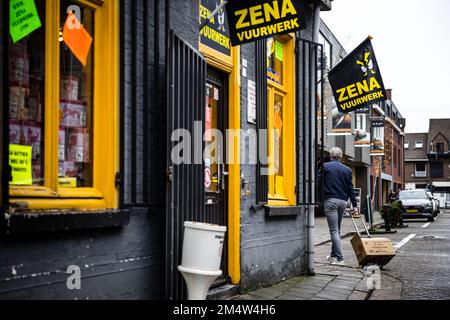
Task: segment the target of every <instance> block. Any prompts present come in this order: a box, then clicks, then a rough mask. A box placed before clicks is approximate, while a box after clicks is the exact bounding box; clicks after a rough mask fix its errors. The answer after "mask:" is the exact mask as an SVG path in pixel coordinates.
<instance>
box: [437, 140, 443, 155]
mask: <svg viewBox="0 0 450 320" xmlns="http://www.w3.org/2000/svg"><path fill="white" fill-rule="evenodd" d="M435 148H436V149H435V151H436V152H437V153H444V144H443V143H441V142H439V143H436V144H435Z"/></svg>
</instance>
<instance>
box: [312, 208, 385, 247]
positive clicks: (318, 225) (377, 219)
mask: <svg viewBox="0 0 450 320" xmlns="http://www.w3.org/2000/svg"><path fill="white" fill-rule="evenodd" d="M373 218H374V222H373V225H374V226H377V225H380V224H383V223H384V221H383V219H381V215H380V214H379V213H378V212H374V214H373ZM357 222H358V227H359V228H360V230H361V231H362V230H364V229H363V226H362V224H361V222H360V221H357ZM367 226H368V227H369V224H368V223H367ZM353 233H355V227H354V226H353V223H352V220H351V219H350V218H347V217H344V219H342V226H341V234H342V237H343V238H345V237H347V236H349V235H351V234H353ZM329 241H330V231H329V229H328V223H327V218H326V217H316V218H315V225H314V243H315V245H316V246H317V245H321V244H324V243H327V242H329Z"/></svg>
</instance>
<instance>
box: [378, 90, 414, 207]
mask: <svg viewBox="0 0 450 320" xmlns="http://www.w3.org/2000/svg"><path fill="white" fill-rule="evenodd" d="M386 93H387V100H386V101H385V102H383V103H380V104H379V105H375V106H374V107H373V108H372V117H384V119H385V122H384V128H385V129H384V157H383V158H382V161H381V170H380V171H378V170H376V167H377V165H378V163H377V160H376V159H374V158H373V157H372V163H371V173H370V174H371V191H372V201H373V206H374V208H375V209H376V210H378V209H379V208H380V207H381V206H382V205H383V204H384V203H386V199H387V196H388V194H389V192H390V191H391V190H393V191H395V192H398V191H399V190H401V189H404V186H405V171H404V169H405V168H404V159H405V156H404V137H405V133H404V130H405V125H406V121H405V119H404V118H403V117H402V115H401V113H400V111H399V110H398V108H397V107H396V105H395V104H394V102H393V100H392V90H387V92H386ZM374 161H375V163H374Z"/></svg>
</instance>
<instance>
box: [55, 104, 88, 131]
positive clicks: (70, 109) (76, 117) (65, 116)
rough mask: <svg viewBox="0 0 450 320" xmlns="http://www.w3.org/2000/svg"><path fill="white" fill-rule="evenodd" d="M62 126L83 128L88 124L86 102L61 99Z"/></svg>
mask: <svg viewBox="0 0 450 320" xmlns="http://www.w3.org/2000/svg"><path fill="white" fill-rule="evenodd" d="M59 109H60V116H61V122H60V125H61V127H65V128H82V127H85V126H86V103H84V102H81V101H69V100H60V104H59Z"/></svg>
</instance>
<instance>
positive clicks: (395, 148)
mask: <svg viewBox="0 0 450 320" xmlns="http://www.w3.org/2000/svg"><path fill="white" fill-rule="evenodd" d="M397 163H398V153H397V147H394V166H396V165H397Z"/></svg>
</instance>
